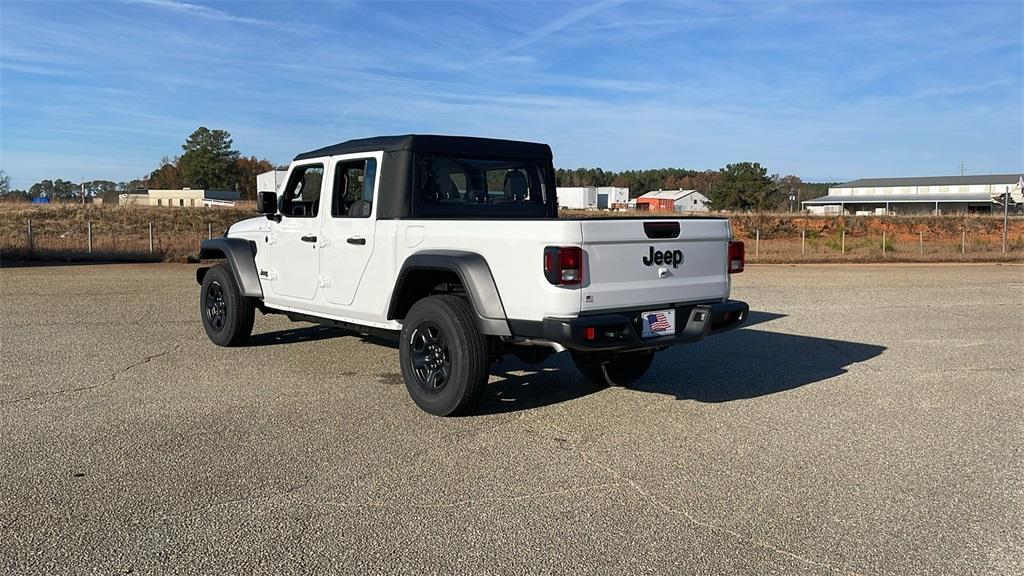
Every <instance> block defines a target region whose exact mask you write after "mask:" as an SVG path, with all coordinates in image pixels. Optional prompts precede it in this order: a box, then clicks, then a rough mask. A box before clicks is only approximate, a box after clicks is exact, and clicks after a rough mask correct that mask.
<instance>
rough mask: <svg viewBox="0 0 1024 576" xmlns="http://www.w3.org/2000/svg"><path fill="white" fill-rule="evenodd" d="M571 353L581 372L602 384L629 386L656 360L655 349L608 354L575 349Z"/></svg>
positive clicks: (596, 382) (587, 377)
mask: <svg viewBox="0 0 1024 576" xmlns="http://www.w3.org/2000/svg"><path fill="white" fill-rule="evenodd" d="M571 353H572V362H573V364H575V365H576V369H577V370H579V371H580V374H583V376H584V377H585V378H586V379H587V380H590V381H591V382H593V383H594V384H598V385H600V386H629V385H630V384H632V383H633V382H636V381H637V380H639V379H640V378H641V377H642V376H643V375H644V374H645V373H646V372H647V370H648V369H649V368H650V367H651V362H653V361H654V351H653V350H642V351H640V352H620V353H607V354H600V353H586V352H577V351H575V350H573V351H572V352H571Z"/></svg>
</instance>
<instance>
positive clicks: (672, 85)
mask: <svg viewBox="0 0 1024 576" xmlns="http://www.w3.org/2000/svg"><path fill="white" fill-rule="evenodd" d="M0 74H2V75H0V113H2V116H0V168H2V169H3V170H5V171H6V172H7V174H8V175H9V176H11V178H12V180H13V185H14V186H15V187H19V188H20V187H27V186H29V185H31V184H32V183H33V182H35V181H37V180H40V179H43V178H64V179H71V180H76V181H77V180H79V179H82V178H84V179H90V180H91V179H110V180H127V179H131V178H136V177H140V176H142V175H144V174H146V173H148V172H149V171H150V170H152V169H153V168H155V167H156V165H157V163H158V161H159V160H160V158H161V157H162V156H165V155H171V156H173V155H175V154H179V153H180V151H181V149H180V145H181V143H182V142H183V141H184V139H185V137H186V136H188V134H189V133H191V132H192V131H193V130H194V129H195V128H196V127H198V126H200V125H205V126H208V127H210V128H223V129H226V130H228V131H230V132H231V134H232V135H233V136H234V140H235V147H236V148H237V149H239V150H240V151H242V152H243V153H244V154H247V155H249V154H255V155H257V156H260V157H267V158H269V159H270V160H272V161H273V162H275V163H287V162H288V160H289V159H290V158H291V157H293V156H294V155H295V154H296V153H298V152H301V151H304V150H309V149H313V148H317V147H320V146H322V145H325V144H329V143H333V142H337V141H341V140H346V139H349V138H355V137H364V136H372V135H378V134H394V133H407V132H419V133H448V134H467V135H479V136H494V137H504V138H514V139H525V140H535V141H542V142H548V143H550V144H551V145H552V147H553V149H554V151H555V163H556V165H557V166H561V167H577V166H601V167H603V168H606V169H614V170H621V169H627V168H654V167H664V166H676V167H684V168H695V169H707V168H712V169H717V168H719V167H721V166H723V165H724V164H726V163H729V162H736V161H744V160H750V161H758V162H761V163H762V164H763V165H765V166H767V167H768V169H769V170H770V171H771V172H773V173H779V174H790V173H792V174H797V175H799V176H801V177H803V178H804V179H805V180H810V181H820V180H845V179H852V178H857V177H880V176H899V175H902V176H913V175H939V174H953V173H958V171H959V166H960V162H961V161H963V162H964V163H965V167H966V171H967V172H968V173H991V172H1015V171H1021V170H1024V84H1022V76H1024V3H1022V2H1020V1H1011V2H992V1H986V2H978V3H970V2H941V1H936V2H905V3H904V2H855V3H846V2H830V1H814V2H788V1H764V2H759V1H749V2H736V3H733V2H718V1H699V2H669V3H654V2H647V1H634V2H619V1H610V2H599V3H570V2H540V3H526V2H513V1H506V2H454V3H451V2H448V3H434V2H380V1H374V2H318V3H310V4H292V3H282V4H276V3H271V2H220V3H199V2H181V1H177V0H148V1H144V2H131V1H125V2H97V3H86V2H38V1H36V2H28V1H17V0H13V1H12V0H5V1H4V2H3V3H2V4H0Z"/></svg>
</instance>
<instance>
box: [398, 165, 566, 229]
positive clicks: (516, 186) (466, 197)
mask: <svg viewBox="0 0 1024 576" xmlns="http://www.w3.org/2000/svg"><path fill="white" fill-rule="evenodd" d="M415 174H416V182H415V186H416V191H417V195H418V196H419V201H420V205H421V206H423V207H425V210H426V212H427V213H429V214H430V215H436V216H458V215H460V214H461V213H462V212H464V211H465V210H466V209H470V208H472V210H473V211H474V213H478V215H480V216H484V212H486V213H489V215H491V216H494V217H501V216H503V215H506V216H511V215H520V216H527V215H530V216H537V217H539V216H543V215H545V214H546V208H545V206H546V204H547V201H548V195H549V194H550V193H551V191H549V190H547V189H546V188H547V186H546V182H547V180H548V174H547V167H546V164H545V163H544V162H540V161H537V160H532V159H522V158H519V159H503V158H460V157H454V156H441V155H423V156H420V157H419V158H418V159H417V161H416V170H415ZM481 210H483V212H481Z"/></svg>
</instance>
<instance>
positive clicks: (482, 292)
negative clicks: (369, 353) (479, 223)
mask: <svg viewBox="0 0 1024 576" xmlns="http://www.w3.org/2000/svg"><path fill="white" fill-rule="evenodd" d="M417 270H441V271H446V272H453V273H454V274H455V275H456V276H458V277H459V280H460V281H461V282H462V285H463V286H464V287H465V289H466V295H467V296H468V297H469V302H470V304H471V305H472V306H473V311H474V312H476V316H477V324H478V325H479V326H480V331H481V332H483V333H484V334H487V335H491V336H511V335H512V331H511V330H510V329H509V326H508V317H507V316H506V315H505V307H504V306H503V305H502V303H501V295H500V294H498V286H497V284H495V282H494V276H492V275H491V268H490V266H488V265H487V260H486V259H484V257H483V256H481V255H480V254H477V253H475V252H464V251H461V250H424V251H422V252H417V253H415V254H413V255H411V256H409V257H408V258H406V259H405V262H403V263H402V268H401V270H400V271H399V272H398V280H397V281H396V282H395V288H394V290H393V291H392V292H391V302H390V304H389V305H388V316H387V317H388V320H394V319H395V318H396V317H397V316H398V310H399V309H400V308H401V305H402V302H401V301H400V298H401V294H402V288H403V287H404V285H405V282H406V280H407V279H408V278H409V276H410V275H411V273H413V272H415V271H417Z"/></svg>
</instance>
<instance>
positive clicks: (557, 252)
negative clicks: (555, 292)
mask: <svg viewBox="0 0 1024 576" xmlns="http://www.w3.org/2000/svg"><path fill="white" fill-rule="evenodd" d="M544 277H545V278H547V279H548V282H550V283H552V284H554V285H556V286H572V285H576V284H580V283H582V282H583V249H582V248H580V247H579V246H562V247H561V248H559V247H557V246H548V247H547V248H545V249H544Z"/></svg>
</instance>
